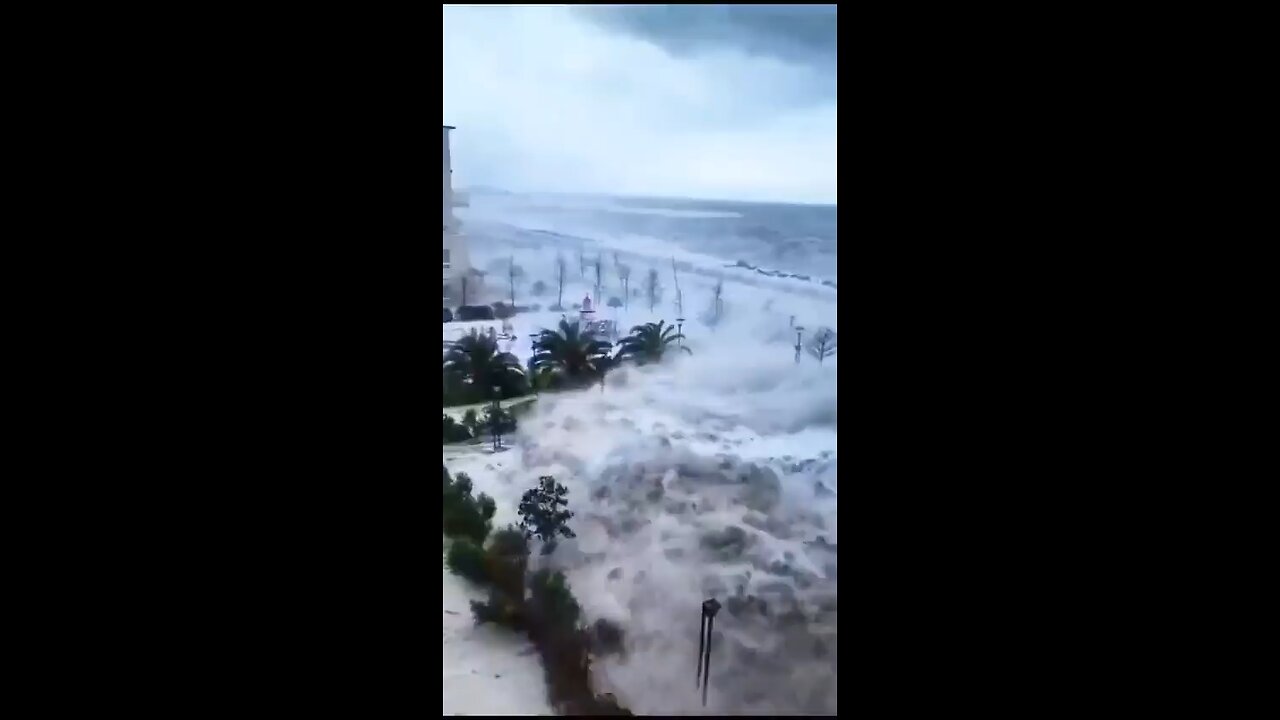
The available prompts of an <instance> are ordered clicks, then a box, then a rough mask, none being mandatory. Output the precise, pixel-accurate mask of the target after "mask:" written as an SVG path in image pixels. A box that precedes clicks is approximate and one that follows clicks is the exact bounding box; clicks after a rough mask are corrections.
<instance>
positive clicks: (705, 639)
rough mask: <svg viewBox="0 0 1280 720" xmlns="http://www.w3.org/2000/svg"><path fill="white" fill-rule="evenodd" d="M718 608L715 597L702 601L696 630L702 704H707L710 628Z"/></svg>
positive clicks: (695, 683) (709, 670) (709, 676)
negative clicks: (700, 622) (700, 623)
mask: <svg viewBox="0 0 1280 720" xmlns="http://www.w3.org/2000/svg"><path fill="white" fill-rule="evenodd" d="M719 610H720V603H719V602H716V599H715V598H711V599H710V600H707V601H706V602H704V603H702V624H703V627H702V628H699V630H698V671H699V673H700V674H701V675H702V706H703V707H706V706H707V685H708V684H710V682H711V629H712V627H713V626H714V625H715V621H716V612H718V611H719ZM693 685H694V687H695V688H696V687H697V686H698V679H697V678H696V677H695V678H694V683H693Z"/></svg>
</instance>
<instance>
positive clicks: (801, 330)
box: [796, 325, 804, 365]
mask: <svg viewBox="0 0 1280 720" xmlns="http://www.w3.org/2000/svg"><path fill="white" fill-rule="evenodd" d="M803 333H804V326H803V325H797V326H796V364H797V365H799V364H800V347H801V344H800V335H801V334H803Z"/></svg>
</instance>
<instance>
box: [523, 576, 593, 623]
mask: <svg viewBox="0 0 1280 720" xmlns="http://www.w3.org/2000/svg"><path fill="white" fill-rule="evenodd" d="M529 605H530V606H531V614H532V615H533V616H534V617H535V618H537V619H538V621H539V622H541V623H543V624H545V625H546V626H548V627H550V628H553V629H555V630H558V631H561V632H568V631H571V630H573V629H576V628H577V626H578V620H579V619H581V617H582V607H581V606H580V605H578V601H577V600H576V599H575V598H574V597H573V593H572V592H570V590H569V582H568V581H567V580H565V577H564V573H562V572H560V571H558V570H557V571H555V572H552V571H550V570H539V571H538V572H536V573H534V574H533V576H532V577H530V578H529Z"/></svg>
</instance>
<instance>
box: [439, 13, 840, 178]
mask: <svg viewBox="0 0 1280 720" xmlns="http://www.w3.org/2000/svg"><path fill="white" fill-rule="evenodd" d="M444 124H446V125H456V126H457V128H458V129H457V130H455V131H453V133H452V135H453V168H454V184H455V186H457V187H468V186H471V185H488V186H493V187H499V188H503V189H508V190H514V191H548V192H599V193H612V194H622V195H661V196H681V197H697V198H713V199H733V200H777V201H789V202H816V203H834V202H835V197H836V9H835V6H834V5H831V6H802V5H791V6H767V5H741V6H736V7H730V6H692V5H675V6H615V7H597V8H587V7H583V6H576V7H555V6H547V7H497V6H477V7H466V6H446V7H445V9H444Z"/></svg>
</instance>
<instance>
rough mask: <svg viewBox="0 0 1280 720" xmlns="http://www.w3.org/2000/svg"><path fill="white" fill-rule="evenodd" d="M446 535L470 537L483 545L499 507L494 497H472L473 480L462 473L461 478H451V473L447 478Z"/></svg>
mask: <svg viewBox="0 0 1280 720" xmlns="http://www.w3.org/2000/svg"><path fill="white" fill-rule="evenodd" d="M443 502H444V534H445V535H448V536H449V537H451V538H461V537H465V538H470V539H471V540H472V541H474V542H476V543H477V544H479V543H483V542H484V539H485V538H486V537H487V536H488V535H489V530H490V528H491V524H490V521H491V520H493V513H494V512H495V511H496V510H497V506H496V505H495V504H494V502H493V498H491V497H489V496H488V495H485V494H484V493H480V495H479V496H478V497H473V496H472V494H471V478H470V477H468V476H467V474H466V473H458V477H456V478H454V479H453V480H450V479H449V472H448V470H447V469H446V470H445V476H444V500H443Z"/></svg>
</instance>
